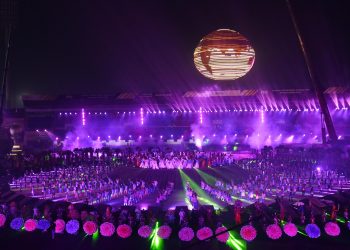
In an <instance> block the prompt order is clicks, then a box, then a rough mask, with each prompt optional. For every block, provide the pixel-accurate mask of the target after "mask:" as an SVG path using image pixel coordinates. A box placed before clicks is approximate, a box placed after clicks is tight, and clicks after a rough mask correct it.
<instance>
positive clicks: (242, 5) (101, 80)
mask: <svg viewBox="0 0 350 250" xmlns="http://www.w3.org/2000/svg"><path fill="white" fill-rule="evenodd" d="M291 1H292V4H293V6H294V9H295V13H296V16H297V19H298V22H299V24H300V26H301V30H302V33H303V35H304V37H305V41H306V45H307V48H308V49H309V51H310V54H311V58H312V61H313V63H314V66H315V69H316V72H317V74H318V75H319V77H320V79H321V81H322V84H324V86H335V85H336V86H337V85H349V80H350V73H349V66H350V34H349V33H350V30H349V27H350V25H349V24H350V22H349V20H350V17H349V14H348V10H349V8H347V6H346V1H341V0H326V1H321V0H320V1H318V0H309V1H305V0H291ZM220 28H230V29H234V30H237V31H239V32H240V33H241V34H243V35H244V36H246V37H247V38H248V39H249V40H250V41H251V43H252V44H253V46H254V49H255V51H256V61H255V65H254V67H253V68H252V70H251V71H250V72H249V73H248V74H247V75H246V76H244V77H242V78H241V79H238V80H236V81H223V82H218V81H213V80H209V79H206V78H205V77H204V76H202V75H201V74H200V73H199V72H198V71H197V70H196V68H195V66H194V63H193V51H194V49H195V47H196V46H197V44H198V42H199V41H200V39H201V38H202V37H203V36H205V35H207V34H208V33H210V32H212V31H214V30H216V29H220ZM10 58H11V65H10V74H9V85H10V88H9V93H10V105H11V106H18V105H19V102H18V100H20V98H19V97H20V95H21V94H48V95H50V94H113V93H117V92H119V91H146V92H153V91H158V92H166V91H186V90H193V89H198V90H200V89H203V88H206V87H208V86H209V87H210V86H213V85H217V86H219V87H220V88H228V87H230V88H242V89H251V88H264V89H266V88H309V87H310V84H309V79H308V77H307V74H306V67H305V63H304V60H303V57H302V54H301V51H300V48H299V45H298V43H297V37H296V35H295V32H294V30H293V26H292V23H291V19H290V16H289V14H288V11H287V7H286V3H285V1H284V0H264V1H262V0H255V1H253V0H213V1H203V0H202V1H197V0H164V1H152V0H148V1H131V0H124V1H98V0H95V1H93V0H84V1H72V0H60V1H56V0H52V1H51V0H50V1H47V0H30V1H20V4H19V17H18V23H17V28H16V30H15V36H14V45H13V50H12V54H11V57H10Z"/></svg>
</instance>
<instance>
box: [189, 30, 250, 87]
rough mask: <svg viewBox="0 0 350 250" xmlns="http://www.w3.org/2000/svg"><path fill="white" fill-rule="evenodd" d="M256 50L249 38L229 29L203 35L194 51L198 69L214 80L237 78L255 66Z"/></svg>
mask: <svg viewBox="0 0 350 250" xmlns="http://www.w3.org/2000/svg"><path fill="white" fill-rule="evenodd" d="M254 59H255V51H254V49H253V47H252V46H251V44H250V43H249V41H248V39H247V38H245V37H244V36H242V35H241V34H240V33H238V32H237V31H234V30H229V29H220V30H216V31H214V32H212V33H210V34H209V35H206V36H205V37H203V39H202V40H201V41H200V42H199V44H198V46H197V48H196V49H195V51H194V64H195V65H196V68H197V69H198V71H199V72H200V73H201V74H202V75H204V76H205V77H208V78H210V79H213V80H235V79H237V78H240V77H242V76H244V75H245V74H247V73H248V71H249V70H250V69H251V68H252V67H253V64H254Z"/></svg>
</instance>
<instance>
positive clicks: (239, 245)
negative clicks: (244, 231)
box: [226, 232, 247, 250]
mask: <svg viewBox="0 0 350 250" xmlns="http://www.w3.org/2000/svg"><path fill="white" fill-rule="evenodd" d="M229 234H230V237H229V239H228V240H227V242H226V244H227V245H228V246H229V247H230V248H231V249H234V250H236V249H237V250H246V249H247V244H246V242H245V241H244V240H240V239H238V234H237V233H236V232H229Z"/></svg>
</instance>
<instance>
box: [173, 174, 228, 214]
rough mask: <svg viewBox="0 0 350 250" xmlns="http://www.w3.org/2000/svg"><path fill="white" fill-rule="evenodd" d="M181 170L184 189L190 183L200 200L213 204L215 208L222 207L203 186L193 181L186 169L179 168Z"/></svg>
mask: <svg viewBox="0 0 350 250" xmlns="http://www.w3.org/2000/svg"><path fill="white" fill-rule="evenodd" d="M178 170H179V172H180V176H181V180H182V186H183V188H184V190H186V183H187V182H188V183H189V184H190V187H191V188H192V189H193V190H194V191H195V192H196V193H197V194H198V200H201V201H202V202H203V203H204V204H206V205H213V206H214V207H215V208H222V207H221V206H220V205H219V204H217V203H216V202H215V201H213V199H212V198H211V197H210V196H209V195H208V194H207V193H206V192H205V191H203V190H202V189H201V187H200V186H199V185H198V184H197V183H196V182H195V181H193V180H192V179H191V178H190V177H189V176H188V175H187V174H185V172H184V171H182V170H181V169H178Z"/></svg>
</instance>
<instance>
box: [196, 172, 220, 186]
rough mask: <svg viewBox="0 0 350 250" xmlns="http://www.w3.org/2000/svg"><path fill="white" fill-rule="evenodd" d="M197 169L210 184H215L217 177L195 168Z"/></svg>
mask: <svg viewBox="0 0 350 250" xmlns="http://www.w3.org/2000/svg"><path fill="white" fill-rule="evenodd" d="M195 170H196V171H197V173H198V174H199V175H200V176H201V178H202V179H203V180H204V181H205V182H206V183H208V184H209V185H210V186H215V184H216V178H215V177H214V176H211V175H209V174H207V173H205V172H203V171H202V170H200V169H198V168H195Z"/></svg>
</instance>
